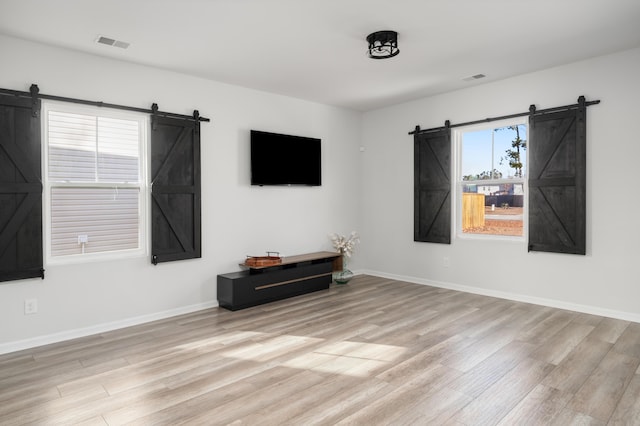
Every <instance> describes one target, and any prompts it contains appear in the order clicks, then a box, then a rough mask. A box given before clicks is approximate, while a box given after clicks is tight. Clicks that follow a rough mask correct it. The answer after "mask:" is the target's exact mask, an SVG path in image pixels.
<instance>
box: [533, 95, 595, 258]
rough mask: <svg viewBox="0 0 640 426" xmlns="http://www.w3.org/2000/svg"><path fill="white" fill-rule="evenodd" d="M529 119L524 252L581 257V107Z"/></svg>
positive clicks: (583, 187)
mask: <svg viewBox="0 0 640 426" xmlns="http://www.w3.org/2000/svg"><path fill="white" fill-rule="evenodd" d="M579 102H580V103H579V104H578V107H577V108H575V109H568V110H564V111H560V112H552V113H548V114H542V115H535V114H534V115H532V116H531V117H530V119H529V139H530V141H531V143H530V145H529V251H544V252H556V253H573V254H585V251H586V241H585V234H586V106H585V103H584V98H581V99H580V100H579Z"/></svg>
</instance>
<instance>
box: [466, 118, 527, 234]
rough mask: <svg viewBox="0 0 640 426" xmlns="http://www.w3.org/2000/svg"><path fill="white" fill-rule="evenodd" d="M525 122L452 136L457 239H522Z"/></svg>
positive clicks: (494, 126)
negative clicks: (454, 143)
mask: <svg viewBox="0 0 640 426" xmlns="http://www.w3.org/2000/svg"><path fill="white" fill-rule="evenodd" d="M525 123H526V121H524V120H519V121H511V122H501V123H499V124H498V125H495V124H493V125H490V126H486V125H485V126H482V127H468V128H464V129H462V128H461V129H459V130H455V131H454V138H455V141H456V148H457V151H456V152H457V154H458V155H457V160H458V161H457V164H458V167H457V174H456V182H457V185H456V194H457V198H456V199H457V216H456V217H457V230H458V235H465V236H469V235H485V236H487V235H488V236H492V237H496V236H500V237H512V238H513V237H518V238H523V237H524V224H525V217H526V207H527V206H526V204H527V203H526V201H525V198H526V197H525V191H526V187H527V185H526V170H527V167H526V164H527V161H526V157H527V156H526V154H527V125H526V124H525Z"/></svg>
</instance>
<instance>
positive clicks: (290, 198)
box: [0, 36, 361, 353]
mask: <svg viewBox="0 0 640 426" xmlns="http://www.w3.org/2000/svg"><path fill="white" fill-rule="evenodd" d="M203 54H206V53H204V52H203ZM0 56H1V57H2V66H1V67H0V87H2V88H5V89H13V90H24V91H27V90H28V89H29V86H30V85H31V84H32V83H36V84H38V86H39V87H40V91H41V93H43V94H48V95H58V96H66V97H76V98H82V99H88V100H93V101H104V102H108V103H114V104H120V105H131V106H136V107H141V108H150V106H151V104H152V103H153V102H156V103H158V105H159V107H160V110H162V111H171V112H176V113H183V114H191V113H192V111H193V109H198V110H199V111H200V114H201V115H202V116H204V117H208V118H210V119H211V122H210V123H203V124H202V240H203V242H202V246H203V249H202V250H203V252H202V253H203V255H202V258H201V259H197V260H188V261H180V262H169V263H165V264H160V265H158V266H153V265H151V263H150V261H149V259H148V257H146V258H138V259H130V260H126V261H118V262H96V263H90V264H82V265H66V266H59V265H45V269H46V278H45V279H44V280H40V279H33V280H21V281H14V282H7V283H0V353H3V352H9V351H12V350H17V349H20V348H24V347H29V346H34V345H38V344H42V343H47V342H50V341H55V340H62V339H66V338H70V337H74V336H78V335H83V334H87V333H91V332H98V331H101V330H106V329H109V328H114V327H120V326H124V325H128V324H133V323H137V322H141V321H146V320H150V319H154V318H160V317H163V316H168V315H172V314H177V313H180V312H187V311H191V310H196V309H202V308H204V307H208V306H214V305H215V304H217V301H216V275H217V274H219V273H225V272H231V271H235V270H238V269H239V268H238V263H240V262H242V261H243V259H244V258H245V256H246V255H261V254H264V253H265V252H266V251H267V250H269V251H279V252H280V253H281V255H283V256H286V255H292V254H300V253H307V252H313V251H319V250H331V249H332V247H331V243H330V240H329V238H328V234H329V233H332V232H340V233H348V232H350V231H351V230H354V229H355V230H357V228H358V221H359V217H360V210H359V204H358V198H357V196H354V195H356V194H359V193H360V192H361V186H360V176H361V171H360V166H359V164H360V157H361V153H360V152H359V144H360V125H361V114H360V113H356V112H353V111H348V110H343V109H338V108H333V107H328V106H324V105H320V104H315V103H310V102H306V101H301V100H296V99H292V98H287V97H282V96H277V95H273V94H268V93H264V92H259V91H254V90H249V89H244V88H240V87H234V86H229V85H225V84H219V83H216V82H211V81H207V80H203V79H199V78H194V77H190V76H186V75H180V74H176V73H172V72H167V71H162V70H158V69H152V68H148V67H143V66H137V65H133V64H128V63H125V62H119V61H114V60H109V59H104V58H99V57H94V56H90V55H85V54H81V53H77V52H72V51H68V50H63V49H58V48H53V47H49V46H45V45H40V44H34V43H30V42H25V41H21V40H17V39H13V38H7V37H2V36H0ZM250 129H258V130H266V131H272V132H280V133H288V134H294V135H301V136H310V137H317V138H321V139H322V157H323V158H322V160H323V170H322V173H323V176H322V178H323V182H322V186H321V187H290V188H289V187H272V188H268V187H252V186H250V184H249V150H248V148H249V130H250ZM357 262H358V258H357V257H356V258H354V264H355V265H354V266H355V267H357ZM28 298H36V299H37V300H38V305H39V312H38V313H37V314H35V315H24V313H23V311H24V307H23V304H24V300H25V299H28Z"/></svg>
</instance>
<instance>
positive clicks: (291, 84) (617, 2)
mask: <svg viewBox="0 0 640 426" xmlns="http://www.w3.org/2000/svg"><path fill="white" fill-rule="evenodd" d="M379 30H394V31H397V32H398V34H399V35H398V44H399V48H400V54H399V55H398V56H396V57H395V58H391V59H385V60H373V59H370V58H368V57H367V56H366V53H365V52H366V48H367V44H366V41H365V38H366V36H367V35H368V34H369V33H372V32H374V31H379ZM0 34H6V35H9V36H14V37H19V38H24V39H27V40H33V41H37V42H42V43H47V44H51V45H55V46H61V47H64V48H68V49H74V50H78V51H82V52H87V53H91V54H94V55H100V56H106V57H110V58H116V59H120V60H123V61H130V62H134V63H138V64H144V65H150V66H154V67H158V68H163V69H167V70H173V71H178V72H181V73H185V74H190V75H194V76H199V77H203V78H206V79H211V80H215V81H219V82H224V83H229V84H233V85H238V86H243V87H248V88H253V89H258V90H263V91H267V92H272V93H278V94H282V95H286V96H291V97H295V98H300V99H306V100H310V101H314V102H320V103H323V104H329V105H336V106H341V107H346V108H350V109H355V110H360V111H367V110H372V109H377V108H381V107H384V106H388V105H393V104H397V103H401V102H405V101H409V100H412V99H417V98H422V97H425V96H430V95H434V94H438V93H443V92H448V91H452V90H457V89H461V88H464V87H469V86H471V85H477V84H484V83H486V82H490V81H495V80H500V79H504V78H508V77H511V76H515V75H519V74H523V73H528V72H532V71H536V70H540V69H544V68H549V67H553V66H557V65H561V64H565V63H570V62H575V61H578V60H581V59H586V58H590V57H594V56H600V55H603V54H608V53H612V52H616V51H621V50H626V49H630V48H635V47H640V0H606V1H605V0H535V1H534V0H396V1H393V2H392V1H388V0H387V1H382V0H46V1H44V0H0ZM99 35H102V36H105V37H109V38H113V39H117V40H120V41H124V42H127V43H130V47H129V48H128V49H121V48H117V47H112V46H106V45H103V44H98V43H96V42H95V40H96V39H97V37H98V36H99ZM476 74H485V75H486V78H483V79H480V80H473V81H465V80H464V79H465V78H466V77H469V76H472V75H476Z"/></svg>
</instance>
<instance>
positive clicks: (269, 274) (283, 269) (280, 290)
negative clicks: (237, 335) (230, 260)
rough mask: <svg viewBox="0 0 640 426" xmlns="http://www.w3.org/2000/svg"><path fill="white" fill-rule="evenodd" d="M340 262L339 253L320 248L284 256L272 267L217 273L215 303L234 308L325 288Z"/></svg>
mask: <svg viewBox="0 0 640 426" xmlns="http://www.w3.org/2000/svg"><path fill="white" fill-rule="evenodd" d="M341 261H342V256H341V254H340V253H334V252H330V251H321V252H316V253H308V254H301V255H298V256H289V257H283V258H282V262H281V263H279V264H277V265H273V266H263V267H252V268H248V269H245V270H243V271H238V272H231V273H228V274H221V275H218V304H219V305H220V306H221V307H223V308H226V309H229V310H232V311H236V310H238V309H244V308H249V307H251V306H256V305H261V304H263V303H268V302H273V301H275V300H280V299H286V298H288V297H293V296H299V295H301V294H306V293H311V292H314V291H318V290H324V289H328V288H329V285H330V284H331V280H332V273H333V271H336V270H339V269H341ZM241 266H242V265H241Z"/></svg>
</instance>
